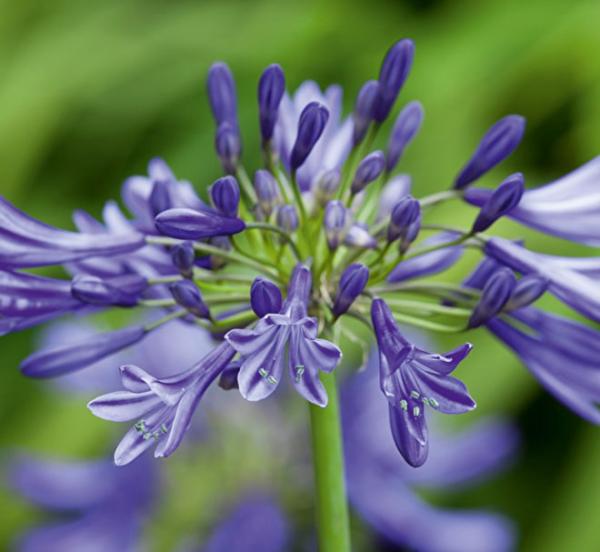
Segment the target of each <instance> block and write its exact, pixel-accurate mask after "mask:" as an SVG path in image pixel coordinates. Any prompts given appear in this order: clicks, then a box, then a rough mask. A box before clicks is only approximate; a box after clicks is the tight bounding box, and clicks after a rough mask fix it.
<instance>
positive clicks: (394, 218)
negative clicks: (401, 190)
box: [387, 195, 421, 242]
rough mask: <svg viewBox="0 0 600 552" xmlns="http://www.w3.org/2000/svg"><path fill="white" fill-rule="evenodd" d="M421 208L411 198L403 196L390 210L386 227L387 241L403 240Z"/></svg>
mask: <svg viewBox="0 0 600 552" xmlns="http://www.w3.org/2000/svg"><path fill="white" fill-rule="evenodd" d="M420 212H421V207H420V205H419V202H418V201H417V200H416V199H415V198H414V197H412V196H410V195H407V196H404V197H403V198H402V199H401V200H400V201H399V202H398V203H396V205H394V208H393V209H392V212H391V214H390V224H389V225H388V234H387V238H388V241H391V242H392V241H394V240H397V239H399V238H405V237H406V236H407V235H408V231H409V228H410V227H411V225H412V224H413V223H414V222H415V221H416V220H417V219H418V218H419V214H420Z"/></svg>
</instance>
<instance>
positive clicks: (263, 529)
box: [202, 494, 290, 552]
mask: <svg viewBox="0 0 600 552" xmlns="http://www.w3.org/2000/svg"><path fill="white" fill-rule="evenodd" d="M289 533H290V530H289V526H288V522H287V520H286V518H285V516H284V515H283V513H282V511H281V510H280V508H279V507H278V506H277V504H276V503H275V502H274V501H273V500H272V499H271V498H269V497H268V496H265V495H261V494H254V495H249V496H247V497H246V498H244V499H243V500H242V501H240V503H239V504H238V505H237V506H236V507H235V509H234V510H233V511H232V512H230V513H229V514H228V515H227V517H226V518H225V519H224V520H223V521H222V522H221V523H220V524H219V525H218V526H217V528H216V529H215V531H214V532H213V534H212V535H211V536H210V537H209V539H208V542H207V543H206V544H205V545H204V546H203V547H202V552H256V551H260V552H284V551H285V550H288V545H289V542H290V534H289Z"/></svg>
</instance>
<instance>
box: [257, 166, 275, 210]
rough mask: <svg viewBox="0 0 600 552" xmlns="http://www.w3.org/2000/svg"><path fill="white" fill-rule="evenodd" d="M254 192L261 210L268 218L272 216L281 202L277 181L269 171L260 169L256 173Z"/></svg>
mask: <svg viewBox="0 0 600 552" xmlns="http://www.w3.org/2000/svg"><path fill="white" fill-rule="evenodd" d="M254 190H255V191H256V197H257V199H258V206H259V207H260V210H261V211H262V213H263V214H264V215H265V216H266V217H269V216H271V213H272V212H273V209H274V208H275V206H276V205H278V204H279V203H280V202H281V195H280V193H279V185H278V184H277V180H275V177H274V176H273V175H272V174H271V173H270V172H269V171H266V170H264V169H260V170H258V171H256V172H255V173H254Z"/></svg>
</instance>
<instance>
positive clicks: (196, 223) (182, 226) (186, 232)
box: [155, 208, 246, 240]
mask: <svg viewBox="0 0 600 552" xmlns="http://www.w3.org/2000/svg"><path fill="white" fill-rule="evenodd" d="M155 220H156V228H157V229H158V230H159V232H160V233H161V234H164V235H165V236H170V237H172V238H179V239H182V240H200V239H204V238H212V237H215V236H231V235H232V234H238V233H239V232H242V231H243V230H244V228H245V227H246V225H245V224H244V221H243V220H241V219H239V218H237V217H228V216H224V215H222V214H220V213H218V212H217V211H215V210H213V209H202V210H198V211H196V210H194V209H186V208H178V209H168V210H166V211H163V212H162V213H160V214H159V215H157V217H156V219H155Z"/></svg>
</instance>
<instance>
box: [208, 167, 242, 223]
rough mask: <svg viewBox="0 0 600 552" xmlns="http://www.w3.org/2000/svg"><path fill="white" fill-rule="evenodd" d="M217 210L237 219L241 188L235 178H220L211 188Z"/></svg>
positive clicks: (211, 195)
mask: <svg viewBox="0 0 600 552" xmlns="http://www.w3.org/2000/svg"><path fill="white" fill-rule="evenodd" d="M209 191H210V197H211V199H212V202H213V205H214V206H215V209H217V211H219V212H220V213H221V214H223V215H225V216H226V217H237V214H238V207H239V204H240V187H239V185H238V183H237V180H236V179H235V178H234V177H233V176H224V177H222V178H219V179H218V180H216V181H215V182H213V184H212V185H211V187H210V188H209Z"/></svg>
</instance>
